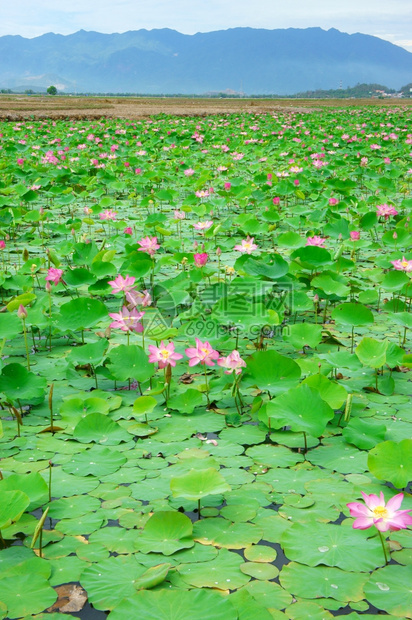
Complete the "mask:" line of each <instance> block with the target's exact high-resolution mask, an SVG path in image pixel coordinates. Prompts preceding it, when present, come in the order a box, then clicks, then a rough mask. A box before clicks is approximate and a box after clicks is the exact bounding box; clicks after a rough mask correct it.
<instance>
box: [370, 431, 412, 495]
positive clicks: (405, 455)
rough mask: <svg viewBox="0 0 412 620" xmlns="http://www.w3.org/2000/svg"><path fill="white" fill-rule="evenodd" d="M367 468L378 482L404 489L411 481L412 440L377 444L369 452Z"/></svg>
mask: <svg viewBox="0 0 412 620" xmlns="http://www.w3.org/2000/svg"><path fill="white" fill-rule="evenodd" d="M368 467H369V470H370V472H371V473H372V474H373V475H374V476H376V477H377V478H378V479H379V480H386V481H387V482H391V483H392V484H393V485H394V486H395V487H396V488H397V489H400V488H403V487H406V486H407V485H408V483H409V482H410V481H411V480H412V439H403V441H400V442H399V443H396V442H395V441H384V442H383V443H379V444H378V445H377V446H375V447H374V448H372V450H371V451H370V452H369V456H368Z"/></svg>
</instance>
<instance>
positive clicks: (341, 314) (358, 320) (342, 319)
mask: <svg viewBox="0 0 412 620" xmlns="http://www.w3.org/2000/svg"><path fill="white" fill-rule="evenodd" d="M332 319H333V320H334V321H336V323H338V324H339V325H350V326H358V325H370V324H371V323H373V314H372V312H371V311H370V310H369V308H367V307H366V306H363V305H362V304H354V303H348V304H340V305H339V306H336V308H335V309H334V310H333V312H332Z"/></svg>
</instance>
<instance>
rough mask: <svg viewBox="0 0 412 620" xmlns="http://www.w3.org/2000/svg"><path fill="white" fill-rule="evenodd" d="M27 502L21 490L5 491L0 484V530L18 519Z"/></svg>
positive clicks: (27, 498) (28, 502) (27, 499)
mask: <svg viewBox="0 0 412 620" xmlns="http://www.w3.org/2000/svg"><path fill="white" fill-rule="evenodd" d="M29 504H30V499H29V497H28V496H27V495H26V493H23V491H5V490H3V487H1V486H0V530H2V529H4V528H6V527H8V526H9V525H11V524H12V523H14V522H16V521H18V520H19V519H20V517H21V516H22V514H23V512H24V511H25V510H26V509H27V507H28V506H29Z"/></svg>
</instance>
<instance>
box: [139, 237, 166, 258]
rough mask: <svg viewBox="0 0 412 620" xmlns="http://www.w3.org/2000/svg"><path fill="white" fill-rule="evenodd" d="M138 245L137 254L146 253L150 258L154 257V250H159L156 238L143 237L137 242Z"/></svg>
mask: <svg viewBox="0 0 412 620" xmlns="http://www.w3.org/2000/svg"><path fill="white" fill-rule="evenodd" d="M137 243H138V244H139V245H140V248H138V251H139V252H147V253H148V254H150V256H154V253H155V252H156V250H158V249H159V248H160V245H159V244H158V243H157V237H143V238H142V239H140V241H138V242H137Z"/></svg>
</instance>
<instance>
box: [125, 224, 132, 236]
mask: <svg viewBox="0 0 412 620" xmlns="http://www.w3.org/2000/svg"><path fill="white" fill-rule="evenodd" d="M123 232H124V234H125V235H133V228H132V227H131V226H127V227H126V228H125V229H124V230H123Z"/></svg>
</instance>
